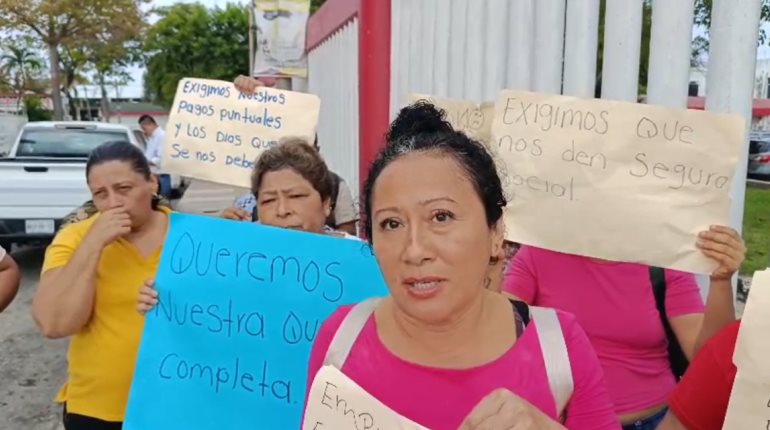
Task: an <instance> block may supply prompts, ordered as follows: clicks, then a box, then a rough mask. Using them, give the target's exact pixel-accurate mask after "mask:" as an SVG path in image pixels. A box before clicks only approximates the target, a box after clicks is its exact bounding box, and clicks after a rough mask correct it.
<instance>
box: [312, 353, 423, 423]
mask: <svg viewBox="0 0 770 430" xmlns="http://www.w3.org/2000/svg"><path fill="white" fill-rule="evenodd" d="M384 429H388V430H428V429H427V428H425V427H423V426H421V425H419V424H417V423H414V422H412V421H410V420H408V419H406V418H404V417H402V416H400V415H398V414H397V413H395V412H393V411H392V410H391V409H390V408H388V407H387V406H385V405H383V404H382V403H381V402H380V401H379V400H377V399H375V398H374V397H372V395H371V394H369V393H367V392H366V391H364V389H363V388H361V387H359V386H358V384H356V383H355V382H353V381H352V380H351V379H350V378H348V377H347V376H345V375H344V374H343V373H342V372H340V371H339V370H338V369H337V368H336V367H334V366H324V367H322V368H321V370H319V371H318V373H317V374H316V376H315V379H314V380H313V385H312V386H311V387H310V395H309V396H308V400H307V406H306V408H305V421H304V423H303V424H302V430H384Z"/></svg>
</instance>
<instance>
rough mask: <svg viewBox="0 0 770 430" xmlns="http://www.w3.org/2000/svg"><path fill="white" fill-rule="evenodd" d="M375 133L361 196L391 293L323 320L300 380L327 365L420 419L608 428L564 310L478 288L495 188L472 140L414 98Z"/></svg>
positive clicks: (496, 211) (498, 199)
mask: <svg viewBox="0 0 770 430" xmlns="http://www.w3.org/2000/svg"><path fill="white" fill-rule="evenodd" d="M386 140H387V143H386V146H385V148H384V149H383V150H382V152H381V153H380V154H379V156H378V157H377V159H376V160H375V162H374V164H373V165H372V167H371V170H370V172H369V177H368V178H367V180H366V184H365V186H364V206H365V231H366V235H367V237H368V238H369V240H370V242H371V244H372V247H373V252H374V255H375V256H376V258H377V261H378V263H379V265H380V268H381V270H382V273H383V275H384V278H385V281H386V283H387V285H388V289H389V291H390V295H389V296H388V297H386V298H383V299H373V300H369V301H365V302H362V303H359V304H357V305H354V306H352V307H351V306H347V307H342V308H340V309H339V310H337V312H335V313H334V314H332V316H330V317H329V318H328V319H327V320H326V321H325V323H324V324H323V326H322V327H321V329H320V330H319V333H318V336H317V338H316V340H315V343H314V345H313V351H312V354H311V358H310V364H309V374H308V381H309V384H312V381H313V379H314V377H315V375H316V374H317V373H318V370H319V369H320V368H321V367H322V365H333V366H335V367H337V368H339V369H340V370H341V371H342V372H343V373H344V374H345V375H346V376H347V377H348V378H350V379H351V380H353V381H354V382H355V383H357V384H358V385H359V386H361V387H362V388H363V389H364V390H366V391H367V392H368V393H370V394H371V395H372V396H373V397H375V398H376V399H378V400H379V401H380V402H382V403H383V404H384V405H386V406H388V407H389V408H390V409H392V410H393V411H394V412H396V413H398V414H399V415H401V416H403V417H405V418H408V419H410V420H412V421H414V422H416V423H418V424H420V425H422V426H424V427H427V428H429V429H432V430H457V429H458V428H459V429H463V430H471V429H476V430H481V429H516V430H535V429H537V430H550V429H563V428H565V427H566V428H569V429H572V430H609V429H619V428H620V425H619V423H618V421H617V418H616V416H615V414H614V412H613V410H612V406H611V403H610V401H609V398H608V395H607V393H606V391H605V384H604V379H603V375H602V371H601V368H600V366H599V362H598V360H597V357H596V355H595V353H594V352H593V349H592V348H591V345H590V343H589V341H588V339H587V337H586V335H585V333H584V332H583V330H582V329H581V328H580V326H579V325H578V324H577V323H576V322H575V319H574V317H572V316H571V315H569V314H566V313H562V312H557V311H554V310H552V309H544V308H534V307H533V308H528V307H527V306H526V305H524V304H523V303H521V302H511V301H509V300H508V299H507V298H506V297H505V296H503V295H502V294H499V293H497V292H495V291H493V290H492V288H490V287H491V284H490V267H492V266H493V265H494V264H495V263H496V259H497V258H499V257H496V256H499V255H501V247H502V244H503V241H502V239H503V230H502V229H503V225H502V210H503V207H505V204H506V200H505V197H504V196H503V190H502V186H501V183H500V178H499V177H498V173H497V170H496V168H495V163H494V161H493V160H492V158H491V157H490V155H489V153H487V151H486V150H485V148H484V146H482V145H481V144H480V143H478V142H476V141H473V140H471V139H469V138H468V137H467V136H466V135H465V134H463V133H461V132H457V131H455V130H454V129H453V128H452V126H451V125H449V123H447V122H446V121H445V118H444V113H443V112H442V111H439V110H436V108H435V107H433V106H432V105H430V104H428V103H425V102H419V103H417V104H415V105H412V106H409V107H406V108H404V109H403V110H402V111H401V112H400V114H399V116H398V118H396V120H395V121H394V122H393V124H392V125H391V128H390V131H389V133H388V135H387V138H386ZM544 357H545V358H544ZM315 407H323V406H319V404H317V402H309V403H308V404H307V405H306V411H313V409H312V408H315ZM310 415H311V416H312V414H310Z"/></svg>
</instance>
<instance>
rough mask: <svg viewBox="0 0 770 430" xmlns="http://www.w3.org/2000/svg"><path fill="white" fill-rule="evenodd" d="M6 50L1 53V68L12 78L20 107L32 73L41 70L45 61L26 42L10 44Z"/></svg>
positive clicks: (17, 103)
mask: <svg viewBox="0 0 770 430" xmlns="http://www.w3.org/2000/svg"><path fill="white" fill-rule="evenodd" d="M6 50H7V52H6V53H4V54H2V55H0V70H2V71H3V73H4V74H6V75H7V76H9V77H10V79H12V83H13V88H14V90H15V91H16V93H17V96H18V100H17V102H16V105H17V107H18V106H19V105H20V104H21V100H22V98H23V97H24V91H25V90H26V89H27V85H28V84H29V82H30V80H31V75H32V73H34V72H38V71H40V70H41V69H42V68H43V62H42V60H41V59H40V57H38V56H37V54H36V53H35V51H34V50H33V49H32V48H31V47H30V46H27V45H24V44H19V43H14V44H9V45H7V46H6Z"/></svg>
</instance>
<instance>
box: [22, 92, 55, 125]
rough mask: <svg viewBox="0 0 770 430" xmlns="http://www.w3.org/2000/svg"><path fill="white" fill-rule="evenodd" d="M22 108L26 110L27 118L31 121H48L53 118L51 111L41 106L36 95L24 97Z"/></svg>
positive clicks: (41, 103)
mask: <svg viewBox="0 0 770 430" xmlns="http://www.w3.org/2000/svg"><path fill="white" fill-rule="evenodd" d="M24 110H25V111H26V112H27V119H29V121H30V122H33V121H50V120H51V119H53V118H52V117H53V115H52V114H51V111H50V110H48V109H46V108H45V106H43V102H41V101H40V97H38V96H26V97H24Z"/></svg>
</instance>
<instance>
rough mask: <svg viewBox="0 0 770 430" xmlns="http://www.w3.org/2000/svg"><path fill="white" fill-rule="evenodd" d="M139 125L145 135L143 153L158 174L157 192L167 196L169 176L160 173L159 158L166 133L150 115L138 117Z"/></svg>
mask: <svg viewBox="0 0 770 430" xmlns="http://www.w3.org/2000/svg"><path fill="white" fill-rule="evenodd" d="M139 127H141V128H142V132H143V133H144V135H145V137H147V147H146V148H145V151H144V155H145V156H146V157H147V160H148V161H149V162H150V167H151V168H152V172H153V173H154V174H155V175H157V176H158V185H159V187H160V189H159V191H158V193H159V194H160V195H161V196H163V197H166V198H168V197H169V196H170V195H171V176H169V175H166V174H161V173H160V168H161V166H160V160H161V158H162V157H161V156H162V150H163V141H164V140H165V139H166V133H165V132H164V131H163V129H162V128H160V127H159V126H158V123H157V122H156V121H155V118H153V117H152V116H150V115H142V116H141V117H139Z"/></svg>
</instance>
